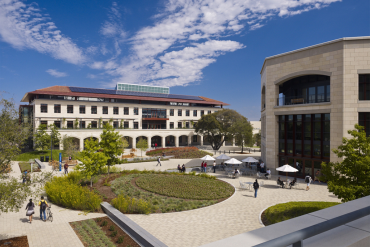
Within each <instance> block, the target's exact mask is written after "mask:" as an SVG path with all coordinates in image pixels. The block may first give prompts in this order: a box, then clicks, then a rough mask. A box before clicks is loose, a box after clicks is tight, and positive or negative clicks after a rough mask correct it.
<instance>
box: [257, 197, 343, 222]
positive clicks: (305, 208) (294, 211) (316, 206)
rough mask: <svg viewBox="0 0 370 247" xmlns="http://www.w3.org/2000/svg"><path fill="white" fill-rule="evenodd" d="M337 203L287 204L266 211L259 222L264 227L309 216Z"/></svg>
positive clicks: (277, 205)
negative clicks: (305, 215)
mask: <svg viewBox="0 0 370 247" xmlns="http://www.w3.org/2000/svg"><path fill="white" fill-rule="evenodd" d="M338 204H340V203H338V202H287V203H280V204H276V205H274V206H271V207H269V208H268V209H266V210H265V211H264V212H263V213H262V215H261V220H262V223H263V224H264V225H265V226H268V225H272V224H275V223H279V222H282V221H285V220H289V219H292V218H295V217H298V216H302V215H304V214H309V213H312V212H315V211H318V210H321V209H324V208H328V207H332V206H335V205H338Z"/></svg>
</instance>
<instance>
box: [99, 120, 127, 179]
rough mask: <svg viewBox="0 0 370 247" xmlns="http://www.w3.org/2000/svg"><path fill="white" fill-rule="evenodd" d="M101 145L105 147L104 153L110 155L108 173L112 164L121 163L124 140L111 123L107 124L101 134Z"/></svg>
mask: <svg viewBox="0 0 370 247" xmlns="http://www.w3.org/2000/svg"><path fill="white" fill-rule="evenodd" d="M100 138H101V141H100V147H101V148H102V149H103V153H104V155H105V156H107V157H108V160H107V166H108V175H109V168H110V166H114V165H116V164H119V163H120V161H121V160H120V159H119V158H118V156H119V155H121V154H122V153H123V141H122V136H121V135H120V134H119V133H118V132H116V131H114V128H113V126H112V125H110V124H105V125H104V129H103V133H102V134H101V135H100Z"/></svg>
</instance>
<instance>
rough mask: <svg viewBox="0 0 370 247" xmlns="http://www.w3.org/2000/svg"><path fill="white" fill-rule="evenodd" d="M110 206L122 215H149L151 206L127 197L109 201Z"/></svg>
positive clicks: (121, 196) (140, 200) (120, 196)
mask: <svg viewBox="0 0 370 247" xmlns="http://www.w3.org/2000/svg"><path fill="white" fill-rule="evenodd" d="M111 204H112V205H113V207H115V208H116V209H118V210H119V211H121V212H122V213H129V214H130V213H131V214H149V213H150V212H151V205H150V204H149V203H148V202H146V201H144V200H142V199H135V198H132V197H129V196H124V195H119V196H118V197H116V198H114V199H113V200H112V201H111Z"/></svg>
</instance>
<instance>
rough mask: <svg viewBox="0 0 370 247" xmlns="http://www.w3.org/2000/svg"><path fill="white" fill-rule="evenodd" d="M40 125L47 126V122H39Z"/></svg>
mask: <svg viewBox="0 0 370 247" xmlns="http://www.w3.org/2000/svg"><path fill="white" fill-rule="evenodd" d="M40 125H45V126H48V121H41V122H40Z"/></svg>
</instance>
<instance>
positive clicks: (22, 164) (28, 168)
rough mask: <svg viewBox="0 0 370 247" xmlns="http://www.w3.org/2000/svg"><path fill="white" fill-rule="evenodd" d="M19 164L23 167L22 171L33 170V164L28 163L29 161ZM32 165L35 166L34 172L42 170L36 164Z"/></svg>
mask: <svg viewBox="0 0 370 247" xmlns="http://www.w3.org/2000/svg"><path fill="white" fill-rule="evenodd" d="M18 165H19V168H20V169H21V171H22V173H23V172H24V171H25V170H27V171H28V172H31V164H30V163H28V162H19V163H18ZM32 167H33V168H32V171H33V172H39V171H40V169H39V167H38V166H37V165H36V164H34V165H33V166H32Z"/></svg>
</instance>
